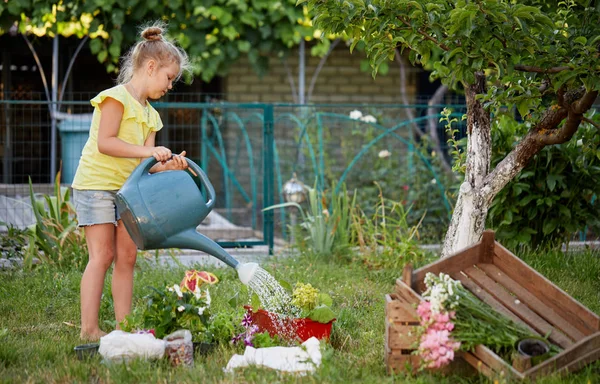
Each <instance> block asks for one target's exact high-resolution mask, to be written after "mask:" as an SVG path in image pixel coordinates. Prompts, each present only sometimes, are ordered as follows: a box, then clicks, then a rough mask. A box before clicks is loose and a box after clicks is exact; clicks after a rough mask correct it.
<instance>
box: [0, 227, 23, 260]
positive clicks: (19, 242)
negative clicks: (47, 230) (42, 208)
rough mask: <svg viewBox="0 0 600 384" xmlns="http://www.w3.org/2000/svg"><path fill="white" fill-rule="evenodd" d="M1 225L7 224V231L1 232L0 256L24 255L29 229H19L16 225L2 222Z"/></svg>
mask: <svg viewBox="0 0 600 384" xmlns="http://www.w3.org/2000/svg"><path fill="white" fill-rule="evenodd" d="M0 226H6V228H7V230H6V233H1V234H0V257H3V258H7V259H20V258H22V257H23V255H24V253H25V251H26V247H27V237H28V236H27V235H28V230H26V229H19V228H18V227H15V226H14V225H9V224H6V223H3V222H0Z"/></svg>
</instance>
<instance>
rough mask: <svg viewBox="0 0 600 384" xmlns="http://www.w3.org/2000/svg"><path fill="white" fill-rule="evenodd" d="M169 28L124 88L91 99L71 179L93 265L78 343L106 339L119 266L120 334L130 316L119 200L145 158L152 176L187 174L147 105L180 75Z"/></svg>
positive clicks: (127, 66) (182, 57) (159, 32)
mask: <svg viewBox="0 0 600 384" xmlns="http://www.w3.org/2000/svg"><path fill="white" fill-rule="evenodd" d="M163 29H164V26H163V25H162V24H155V25H153V26H152V27H149V28H146V29H144V30H143V31H142V33H141V37H142V40H141V41H139V42H138V43H136V44H135V45H134V46H133V47H132V48H131V50H130V51H129V52H128V53H127V55H125V57H124V58H123V62H122V67H121V71H120V74H119V77H118V83H119V85H117V86H115V87H113V88H110V89H107V90H105V91H103V92H101V93H100V94H98V95H97V96H96V97H94V98H93V99H92V100H91V104H92V105H93V106H94V115H93V118H92V124H91V128H90V136H89V139H88V141H87V143H86V145H85V147H84V148H83V151H82V154H81V159H80V161H79V167H78V168H77V172H76V174H75V178H74V180H73V185H72V187H73V200H74V203H75V210H76V211H77V219H78V222H79V226H80V227H83V228H85V237H86V242H87V247H88V252H89V261H88V264H87V266H86V268H85V272H84V273H83V277H82V278H81V338H82V339H84V340H97V339H98V338H100V337H101V336H103V335H104V334H105V332H103V331H102V330H101V329H100V327H99V325H98V311H99V309H100V298H101V296H102V288H103V286H104V278H105V275H106V271H107V270H108V268H109V267H110V266H111V265H112V264H113V262H114V269H113V276H112V296H113V302H114V308H115V318H116V321H117V328H118V324H119V322H121V321H122V320H123V319H124V317H125V316H126V315H127V314H129V312H130V311H131V300H132V292H133V269H134V266H135V262H136V254H137V248H136V245H135V243H134V242H133V240H132V239H131V237H130V236H129V234H128V233H127V230H126V229H125V227H124V226H123V223H122V221H121V220H120V218H119V213H118V212H117V210H116V206H115V194H116V192H117V191H118V190H119V189H120V188H121V186H122V185H123V183H124V182H125V180H126V179H127V177H128V176H129V175H130V174H131V172H132V171H133V170H134V168H135V167H136V166H137V165H138V164H139V163H140V160H141V159H143V158H147V157H150V156H153V157H154V158H155V159H156V160H157V161H159V163H157V164H156V165H155V166H154V167H152V169H151V170H150V172H161V171H164V170H181V169H186V168H187V162H186V161H185V159H184V156H185V151H183V152H182V153H181V154H180V155H173V156H172V154H171V150H170V149H168V148H165V147H161V146H156V145H155V137H156V132H157V131H159V130H160V129H161V128H162V126H163V124H162V121H161V119H160V116H159V114H158V112H157V111H156V110H155V109H154V108H153V107H152V106H151V105H150V104H149V103H148V99H158V98H160V97H161V96H163V95H164V94H165V93H167V92H168V91H169V90H170V89H171V88H172V86H173V82H174V81H176V80H178V79H179V77H180V76H181V73H182V71H184V70H188V69H189V61H188V57H187V55H186V53H185V52H184V51H183V50H181V49H180V48H178V47H177V46H175V45H174V44H173V43H172V42H171V41H169V40H167V39H166V38H165V37H164V36H163Z"/></svg>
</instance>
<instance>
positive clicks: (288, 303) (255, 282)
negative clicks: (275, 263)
mask: <svg viewBox="0 0 600 384" xmlns="http://www.w3.org/2000/svg"><path fill="white" fill-rule="evenodd" d="M248 286H249V287H250V289H252V291H254V292H255V293H256V294H257V295H258V298H259V299H260V303H261V304H262V307H263V308H264V309H265V310H266V311H268V312H272V313H276V314H278V315H280V316H282V317H287V318H294V317H298V316H299V315H300V309H299V308H298V307H296V306H295V305H292V297H291V296H290V295H289V294H288V293H287V292H286V290H285V289H284V288H283V287H282V286H281V284H279V282H278V281H277V280H275V278H274V277H273V276H271V274H270V273H269V272H267V271H265V270H264V269H262V268H261V267H258V269H257V270H256V272H255V274H254V276H253V277H252V279H251V280H250V282H249V283H248Z"/></svg>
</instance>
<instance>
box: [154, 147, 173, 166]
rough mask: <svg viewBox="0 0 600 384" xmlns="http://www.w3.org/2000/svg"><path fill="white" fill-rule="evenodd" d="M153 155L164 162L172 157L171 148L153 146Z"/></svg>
mask: <svg viewBox="0 0 600 384" xmlns="http://www.w3.org/2000/svg"><path fill="white" fill-rule="evenodd" d="M152 157H154V158H155V159H156V161H160V162H161V163H163V164H164V163H165V162H166V161H168V160H169V159H170V158H171V150H170V149H169V148H166V147H154V148H152Z"/></svg>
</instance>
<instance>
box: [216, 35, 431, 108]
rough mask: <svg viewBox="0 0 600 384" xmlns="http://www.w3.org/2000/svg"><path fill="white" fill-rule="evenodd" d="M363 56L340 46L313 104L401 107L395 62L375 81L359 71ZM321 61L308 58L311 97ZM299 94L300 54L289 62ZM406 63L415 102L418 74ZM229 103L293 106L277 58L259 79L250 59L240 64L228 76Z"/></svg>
mask: <svg viewBox="0 0 600 384" xmlns="http://www.w3.org/2000/svg"><path fill="white" fill-rule="evenodd" d="M363 59H365V56H364V53H362V52H358V51H354V53H352V54H351V53H350V50H349V49H348V47H346V46H345V45H343V44H340V45H338V47H336V49H335V50H334V51H333V52H332V54H331V55H330V56H329V58H328V59H327V62H326V63H325V65H324V66H323V68H322V69H321V71H320V73H319V76H318V78H317V81H316V83H315V87H314V90H313V93H312V97H311V98H310V100H309V102H312V103H398V104H400V103H402V99H401V97H400V69H399V66H398V64H397V63H396V62H389V67H390V70H389V72H388V74H387V75H385V76H383V75H381V74H378V75H377V77H376V78H375V79H373V77H372V76H371V73H370V72H362V71H361V70H360V63H361V60H363ZM320 60H321V59H320V58H319V57H311V56H310V54H309V52H308V48H307V54H306V74H305V77H306V85H305V87H306V88H305V89H306V92H307V93H308V90H309V87H310V82H311V78H312V76H313V74H314V72H315V70H316V68H317V66H318V64H319V61H320ZM288 67H289V69H290V71H291V73H292V77H293V79H294V82H295V83H296V90H297V89H298V84H297V81H298V54H297V52H296V53H295V54H294V55H292V56H291V57H290V58H289V59H288ZM418 72H420V69H418V68H414V67H412V66H410V64H408V61H407V75H406V82H407V85H406V93H407V97H408V100H409V102H413V100H414V95H415V93H416V81H415V80H416V74H417V73H418ZM223 91H224V93H226V94H227V99H228V101H232V102H257V101H258V102H282V103H291V102H294V100H293V96H292V90H291V87H290V83H289V81H288V76H287V72H286V69H285V66H284V65H283V63H282V62H281V61H280V60H278V59H276V58H274V59H271V61H270V70H269V73H268V74H267V75H265V76H263V77H262V78H260V77H259V76H258V75H257V74H256V73H255V72H254V70H253V69H252V67H251V66H250V64H249V63H248V60H247V59H245V58H244V59H242V60H240V61H238V62H237V63H236V64H234V66H233V67H232V69H231V71H230V72H229V74H228V75H227V78H226V79H225V82H224V86H223Z"/></svg>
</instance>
